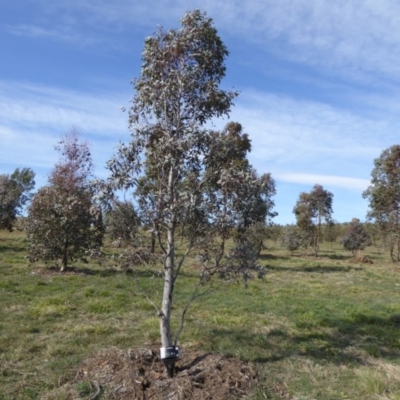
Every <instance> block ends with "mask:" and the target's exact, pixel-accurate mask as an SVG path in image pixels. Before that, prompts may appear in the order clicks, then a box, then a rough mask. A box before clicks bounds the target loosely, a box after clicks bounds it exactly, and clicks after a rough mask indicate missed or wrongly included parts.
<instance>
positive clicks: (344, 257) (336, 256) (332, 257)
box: [323, 254, 353, 261]
mask: <svg viewBox="0 0 400 400" xmlns="http://www.w3.org/2000/svg"><path fill="white" fill-rule="evenodd" d="M323 257H325V258H329V259H330V260H335V261H344V260H347V261H348V260H351V258H352V257H353V256H352V255H351V254H348V255H343V254H324V255H323Z"/></svg>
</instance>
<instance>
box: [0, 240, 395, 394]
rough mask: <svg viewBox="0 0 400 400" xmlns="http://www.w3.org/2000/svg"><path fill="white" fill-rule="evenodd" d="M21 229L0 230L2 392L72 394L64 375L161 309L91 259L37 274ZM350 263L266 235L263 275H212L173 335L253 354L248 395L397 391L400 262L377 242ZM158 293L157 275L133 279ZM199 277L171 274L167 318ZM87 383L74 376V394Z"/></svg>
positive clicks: (345, 257) (151, 330) (125, 341)
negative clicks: (228, 280) (220, 279)
mask: <svg viewBox="0 0 400 400" xmlns="http://www.w3.org/2000/svg"><path fill="white" fill-rule="evenodd" d="M25 254H26V242H25V239H24V235H23V234H22V233H12V234H10V233H7V232H1V233H0V400H1V399H6V400H8V399H70V398H71V399H72V398H73V397H71V394H70V393H69V392H68V391H66V389H65V386H64V385H65V383H66V382H68V381H70V380H71V379H72V378H73V377H74V374H75V373H76V370H77V368H78V367H79V365H80V363H81V362H82V361H83V360H84V359H85V358H87V357H90V356H92V355H94V354H96V353H97V352H98V351H99V350H101V349H104V348H110V347H117V348H121V349H127V348H130V347H136V346H146V345H150V344H157V343H158V341H159V332H158V325H159V324H158V318H157V315H156V313H155V310H154V308H153V307H152V306H151V305H150V304H149V302H148V301H147V300H146V298H145V297H144V296H143V295H142V294H141V291H140V290H138V289H137V283H136V281H135V279H134V276H133V275H132V274H130V273H126V272H123V271H118V270H114V269H108V270H106V269H104V267H100V266H98V265H96V264H89V265H84V266H80V265H79V264H77V265H76V266H77V267H78V268H79V267H82V268H85V269H86V272H87V273H86V274H75V275H65V276H58V275H45V276H44V275H41V274H38V273H33V272H34V269H36V268H38V267H40V265H38V266H34V267H29V266H28V265H27V264H26V262H25V259H24V257H25ZM365 254H367V255H368V256H369V257H370V258H371V259H372V260H373V261H374V264H372V265H370V264H354V263H352V262H351V261H350V254H348V253H345V252H343V251H342V250H341V249H340V248H339V247H338V245H337V247H334V248H333V249H331V247H330V245H329V246H328V245H327V246H326V248H323V249H322V251H321V256H320V257H319V258H318V259H315V258H313V257H311V256H310V255H306V254H301V253H297V254H295V255H294V256H292V257H290V256H289V255H288V254H287V253H286V252H285V251H283V250H280V249H279V248H273V244H271V246H270V250H268V251H266V252H265V254H263V255H262V256H261V259H260V261H261V262H262V263H263V264H264V265H266V266H267V268H268V270H269V272H268V274H267V276H266V278H265V279H264V280H263V281H259V280H254V281H251V282H250V284H249V286H248V288H247V289H246V288H245V287H244V286H243V285H238V284H230V285H227V284H224V283H215V284H214V286H213V287H212V290H211V291H210V292H209V293H207V294H206V295H204V296H203V297H202V298H200V299H198V300H197V301H195V302H194V303H193V304H192V306H191V308H190V310H189V313H188V316H187V319H186V326H185V329H184V331H183V333H182V336H181V341H180V346H181V347H183V348H188V349H202V350H205V351H212V352H215V353H219V354H224V355H231V356H234V357H238V358H240V359H242V360H246V361H250V362H252V363H254V365H255V366H256V369H257V370H258V372H259V374H260V377H261V379H260V383H259V386H258V387H257V388H256V390H255V392H254V394H253V395H252V398H253V399H280V398H284V395H286V396H287V398H288V396H292V397H293V398H295V399H324V400H325V399H359V398H362V399H400V279H399V278H400V275H399V274H400V266H399V265H395V264H392V263H390V262H389V260H388V258H387V256H386V255H385V254H382V253H378V252H376V251H375V249H374V248H370V249H369V251H366V252H365ZM138 279H139V283H140V285H141V287H142V288H144V291H145V293H146V294H147V295H148V296H149V297H150V298H151V300H153V301H154V302H155V304H158V303H159V302H160V295H161V290H162V282H161V280H160V279H157V278H154V277H152V276H150V275H148V274H141V277H140V278H138ZM195 283H196V273H195V270H192V269H190V265H189V266H188V268H187V269H186V270H185V273H184V274H183V275H182V277H181V278H180V280H179V281H178V285H177V287H176V293H175V298H174V307H173V311H174V321H173V326H174V327H175V328H176V327H177V326H178V323H179V316H180V314H179V312H180V310H181V309H182V307H183V306H184V304H185V303H186V301H187V299H188V297H189V296H190V294H191V292H192V290H193V287H194V285H195ZM88 393H90V387H88V386H87V383H84V382H83V383H78V384H76V387H75V395H76V396H77V397H75V398H87V397H88Z"/></svg>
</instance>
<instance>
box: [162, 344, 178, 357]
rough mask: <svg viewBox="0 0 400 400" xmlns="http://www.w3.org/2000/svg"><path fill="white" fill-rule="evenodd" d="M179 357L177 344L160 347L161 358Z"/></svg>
mask: <svg viewBox="0 0 400 400" xmlns="http://www.w3.org/2000/svg"><path fill="white" fill-rule="evenodd" d="M177 358H179V348H178V347H176V346H171V347H161V348H160V359H161V360H168V359H177Z"/></svg>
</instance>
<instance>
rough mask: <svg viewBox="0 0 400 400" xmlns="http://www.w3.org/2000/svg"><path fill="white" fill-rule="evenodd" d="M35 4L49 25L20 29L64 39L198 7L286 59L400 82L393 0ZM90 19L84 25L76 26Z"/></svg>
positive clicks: (398, 12)
mask: <svg viewBox="0 0 400 400" xmlns="http://www.w3.org/2000/svg"><path fill="white" fill-rule="evenodd" d="M34 4H35V6H37V5H38V4H42V7H37V10H40V18H39V16H38V15H37V16H36V17H37V18H36V19H38V20H39V19H40V20H43V19H44V18H45V17H46V15H47V24H48V26H44V25H43V24H39V26H35V25H37V24H33V25H31V24H28V25H20V26H16V27H14V28H13V32H14V33H16V34H29V35H32V36H37V37H43V36H48V37H53V38H57V37H58V38H59V39H60V40H70V39H73V38H74V35H72V36H71V32H73V31H72V30H68V29H67V30H66V27H68V26H73V27H74V29H75V32H79V31H81V30H85V29H87V28H88V27H92V28H93V29H94V30H95V31H96V32H97V33H99V32H100V31H101V30H104V31H110V29H113V30H119V31H126V32H129V31H132V29H134V28H135V27H137V26H141V27H144V26H145V27H146V29H149V33H151V32H152V31H153V29H154V28H155V26H156V25H157V24H164V25H166V26H167V27H170V26H171V21H175V22H174V23H173V24H172V26H177V25H178V21H179V19H180V18H181V16H182V14H183V13H184V11H186V10H190V9H193V8H196V7H197V8H200V9H202V10H205V11H207V12H208V13H209V14H210V16H212V17H213V19H214V20H215V22H216V24H217V27H218V29H219V30H221V31H222V32H223V33H224V34H229V35H231V36H233V37H236V38H237V39H238V40H241V41H244V42H253V43H258V44H259V45H260V46H259V48H258V51H259V52H263V51H264V50H265V51H273V52H274V53H276V54H278V55H279V56H280V57H281V58H282V59H291V60H294V61H296V62H299V63H301V64H305V65H315V66H319V67H322V68H329V69H330V71H331V72H335V73H338V74H345V75H346V76H347V77H350V76H351V77H352V79H360V78H362V79H365V78H366V77H367V76H369V77H370V78H371V75H372V76H375V74H376V73H379V74H381V75H382V76H385V77H390V78H391V79H393V78H394V79H396V80H399V79H400V64H399V63H398V59H399V56H400V4H399V3H398V2H395V1H393V0H381V1H373V0H367V1H363V2H358V1H348V0H336V1H330V2H328V1H309V0H280V1H275V0H265V1H258V0H249V1H247V2H242V1H239V0H232V1H229V2H228V1H225V2H215V1H212V0H190V1H189V0H173V1H172V0H166V1H163V2H162V3H160V2H159V1H156V0H149V1H147V2H145V3H143V2H137V1H131V0H115V1H113V2H112V4H111V3H110V2H109V1H105V0H96V1H94V0H81V1H79V2H70V1H68V0H59V1H57V2H56V3H52V4H51V6H48V2H44V0H35V2H34ZM55 16H57V18H55ZM82 17H84V24H83V25H81V26H79V25H76V24H73V23H71V21H75V19H76V18H80V19H81V20H82V19H83V18H82ZM54 21H57V26H56V24H55V23H54ZM63 29H64V30H63ZM95 31H93V32H91V33H92V36H91V37H92V38H93V37H95V33H96V32H95ZM79 36H80V37H82V35H79ZM370 78H369V79H370Z"/></svg>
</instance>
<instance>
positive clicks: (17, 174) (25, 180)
mask: <svg viewBox="0 0 400 400" xmlns="http://www.w3.org/2000/svg"><path fill="white" fill-rule="evenodd" d="M34 177H35V173H34V172H33V171H32V170H31V169H30V168H22V169H19V168H17V169H16V170H15V171H14V172H13V173H12V174H11V175H8V174H4V175H0V229H8V230H9V231H11V230H12V228H13V225H14V222H15V220H16V219H17V216H18V215H20V214H21V212H22V210H23V208H24V207H25V206H26V205H27V203H28V202H29V200H30V199H31V198H32V193H31V191H32V190H33V188H34V187H35V181H34Z"/></svg>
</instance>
